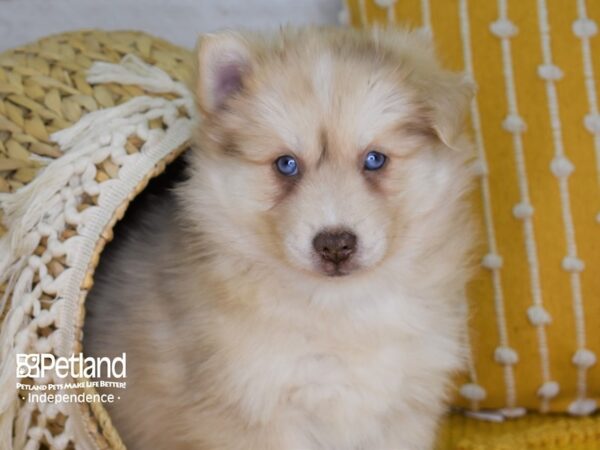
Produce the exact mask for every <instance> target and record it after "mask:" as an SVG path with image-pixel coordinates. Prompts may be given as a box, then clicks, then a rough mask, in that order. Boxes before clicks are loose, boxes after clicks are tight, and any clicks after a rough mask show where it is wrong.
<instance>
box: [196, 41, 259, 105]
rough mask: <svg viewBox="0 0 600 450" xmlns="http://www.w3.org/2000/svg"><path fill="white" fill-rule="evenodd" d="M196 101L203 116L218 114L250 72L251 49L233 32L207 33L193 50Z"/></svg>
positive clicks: (242, 85) (241, 86) (238, 89)
mask: <svg viewBox="0 0 600 450" xmlns="http://www.w3.org/2000/svg"><path fill="white" fill-rule="evenodd" d="M196 55H197V78H196V86H195V88H196V99H197V102H198V106H199V107H200V109H201V110H202V112H204V113H205V114H210V113H213V112H216V111H218V110H219V109H220V108H222V107H223V105H224V104H225V102H226V101H227V100H228V99H229V98H230V97H232V96H233V95H235V94H236V93H238V92H240V91H241V90H242V89H243V87H244V81H245V79H246V77H247V75H248V74H249V72H250V70H251V65H250V61H251V58H250V49H249V46H248V43H247V42H246V41H245V39H244V38H243V37H242V36H241V35H240V34H238V33H235V32H229V31H225V32H221V33H216V34H206V35H204V36H202V37H201V38H200V39H199V40H198V45H197V47H196Z"/></svg>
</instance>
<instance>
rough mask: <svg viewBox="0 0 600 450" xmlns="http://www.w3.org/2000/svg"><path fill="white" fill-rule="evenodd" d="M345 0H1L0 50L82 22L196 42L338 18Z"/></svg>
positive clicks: (80, 25) (83, 25) (87, 25)
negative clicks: (208, 35)
mask: <svg viewBox="0 0 600 450" xmlns="http://www.w3.org/2000/svg"><path fill="white" fill-rule="evenodd" d="M340 8H341V0H0V51H2V50H6V49H9V48H12V47H16V46H18V45H22V44H26V43H28V42H30V41H33V40H35V39H38V38H40V37H43V36H45V35H48V34H52V33H59V32H62V31H68V30H74V29H78V28H103V29H109V30H118V29H136V30H143V31H146V32H148V33H151V34H154V35H157V36H160V37H163V38H165V39H167V40H169V41H171V42H173V43H176V44H179V45H183V46H186V47H192V46H193V45H194V43H195V41H196V38H197V35H198V34H199V33H201V32H207V31H214V30H218V29H220V28H227V27H240V26H242V27H247V28H265V27H277V26H278V25H281V24H287V23H290V24H298V25H301V24H334V23H336V22H337V15H338V11H339V10H340Z"/></svg>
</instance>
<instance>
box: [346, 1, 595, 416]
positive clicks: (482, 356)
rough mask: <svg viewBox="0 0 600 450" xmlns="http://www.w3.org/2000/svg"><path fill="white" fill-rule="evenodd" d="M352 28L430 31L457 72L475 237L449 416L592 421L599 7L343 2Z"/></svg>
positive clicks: (590, 4) (533, 3) (585, 4)
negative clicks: (467, 80) (468, 84)
mask: <svg viewBox="0 0 600 450" xmlns="http://www.w3.org/2000/svg"><path fill="white" fill-rule="evenodd" d="M347 7H348V11H349V16H348V18H349V20H350V21H351V23H352V24H353V25H355V26H367V25H371V24H402V25H408V26H410V27H421V26H424V27H426V28H428V29H429V30H430V32H431V33H432V35H433V38H434V40H435V43H436V46H437V48H438V53H439V55H440V57H441V58H442V60H443V61H444V63H445V65H446V66H448V67H449V68H452V69H455V70H465V71H466V72H468V73H469V74H470V75H471V76H472V77H473V78H474V79H475V81H476V82H477V84H478V86H479V91H478V95H477V98H476V99H475V101H474V102H473V104H472V109H471V125H472V135H473V140H474V142H475V144H476V148H477V152H478V155H479V167H480V174H481V177H480V184H479V190H478V192H477V193H476V194H475V197H476V198H475V203H476V207H477V209H478V211H479V212H480V213H481V216H482V223H483V224H484V229H485V231H484V233H483V236H484V242H483V243H482V249H481V270H479V272H478V274H477V276H476V277H475V279H474V281H473V282H472V284H471V286H470V288H469V294H470V295H469V302H470V308H471V316H472V320H471V331H470V346H471V351H472V364H471V367H470V369H469V373H468V379H465V380H462V381H461V382H460V383H459V386H458V393H459V395H457V400H456V404H457V405H458V406H463V407H468V408H472V409H498V410H501V411H500V412H501V413H502V414H503V415H505V416H510V417H513V416H520V415H522V414H524V413H525V410H537V411H540V412H559V411H560V412H562V411H567V412H569V413H571V414H574V415H587V414H591V413H592V412H593V411H595V410H596V409H597V408H598V405H599V404H598V400H599V399H600V366H599V364H598V363H597V361H596V359H597V357H598V355H600V275H599V274H598V271H599V270H600V189H599V179H600V114H599V112H598V103H599V99H598V91H599V90H600V83H598V81H597V80H599V79H600V38H599V37H598V22H600V2H598V1H595V0H594V1H591V0H587V1H586V0H578V1H572V2H565V1H561V0H538V1H537V2H536V1H533V0H524V1H520V2H517V1H514V2H510V4H508V1H507V0H498V1H497V2H492V1H487V2H475V1H474V0H471V1H470V2H469V1H468V0H402V1H394V0H375V1H373V0H347Z"/></svg>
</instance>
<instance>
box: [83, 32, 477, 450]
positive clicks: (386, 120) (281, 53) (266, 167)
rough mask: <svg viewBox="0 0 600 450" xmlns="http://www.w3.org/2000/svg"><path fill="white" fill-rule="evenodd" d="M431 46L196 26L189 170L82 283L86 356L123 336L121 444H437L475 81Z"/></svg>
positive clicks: (458, 328)
mask: <svg viewBox="0 0 600 450" xmlns="http://www.w3.org/2000/svg"><path fill="white" fill-rule="evenodd" d="M431 47H432V46H431V43H430V42H429V40H428V39H427V38H426V37H424V36H422V35H420V34H419V33H413V32H399V31H396V32H392V31H365V32H361V31H352V30H324V29H314V28H310V29H302V30H292V29H285V30H281V31H280V32H278V33H275V34H274V35H262V34H252V33H234V32H223V33H219V34H213V35H207V36H205V37H203V38H201V40H200V43H199V45H198V49H197V55H198V76H197V78H196V82H197V84H196V86H195V90H196V93H197V102H198V109H199V112H200V116H201V121H200V124H199V126H198V133H197V139H196V145H195V148H194V149H193V150H192V151H191V152H190V154H189V155H187V156H188V161H189V165H190V167H189V171H188V176H189V179H187V180H186V181H185V182H183V183H181V184H180V185H179V186H178V187H177V188H176V189H175V190H174V193H173V192H166V193H164V194H162V195H161V196H160V197H158V198H156V199H155V200H154V201H153V202H150V203H149V204H148V205H147V207H146V208H145V209H144V211H143V212H142V214H143V217H141V218H140V220H138V221H137V222H136V223H137V225H135V226H132V227H130V228H129V229H128V230H127V231H126V234H127V236H126V238H125V239H122V240H121V243H120V244H119V245H118V246H116V247H113V248H111V249H110V250H109V251H108V252H107V254H106V255H105V256H104V257H103V258H102V264H101V267H100V268H99V270H98V273H97V276H96V282H97V284H96V286H95V287H94V289H93V290H92V292H91V293H90V298H89V299H88V305H89V306H88V307H89V315H88V318H87V320H86V325H85V346H84V349H85V351H86V352H87V353H88V354H92V355H101V356H104V355H118V354H120V353H121V352H123V351H125V352H127V357H128V359H127V364H128V367H127V368H128V379H127V381H128V386H127V389H126V391H124V392H119V395H120V396H121V400H120V401H118V402H117V403H115V404H112V405H108V407H109V410H110V413H111V415H112V417H113V420H114V423H115V424H116V426H117V428H118V429H119V431H120V433H121V434H122V436H123V438H124V440H125V442H126V444H127V445H128V446H129V448H131V449H147V448H154V449H170V450H172V449H196V450H318V449H319V450H425V449H430V448H431V447H432V445H433V440H434V436H435V430H436V422H437V421H438V419H439V417H440V415H441V414H443V412H444V409H445V406H444V402H445V399H446V394H447V390H448V389H447V388H448V385H449V378H450V376H451V374H452V373H453V372H455V371H457V370H459V369H461V367H462V365H463V361H464V353H465V352H464V348H463V345H462V334H463V332H464V331H463V330H464V319H465V317H464V295H463V291H464V286H465V283H466V281H467V277H468V273H469V270H468V259H469V258H468V252H469V250H470V248H471V241H472V234H473V233H472V227H471V225H470V224H471V220H470V215H469V211H468V210H469V208H468V201H467V200H466V198H465V197H466V193H467V192H468V190H469V186H470V183H471V179H472V176H471V171H470V169H469V164H468V159H469V157H470V152H469V149H468V145H467V144H466V140H465V139H464V138H463V135H462V133H463V129H462V128H463V118H464V115H465V111H466V109H467V108H468V104H469V101H470V99H471V96H472V90H473V89H472V86H471V84H470V83H469V82H468V81H466V80H465V79H464V77H462V76H461V75H458V74H454V73H450V72H447V71H445V70H443V69H442V68H441V67H440V66H439V65H438V63H437V62H436V58H435V56H434V53H433V51H432V48H431ZM372 151H377V152H379V153H381V154H384V155H386V157H387V159H386V160H385V164H384V165H383V167H382V168H380V169H379V170H367V169H366V168H365V157H366V155H368V154H369V152H372ZM282 155H289V156H290V157H293V158H294V161H296V163H297V168H298V171H297V173H294V174H293V175H289V176H285V175H283V174H282V173H280V171H281V170H280V168H279V169H278V164H277V160H278V158H279V157H280V156H282ZM332 230H333V231H332ZM336 230H337V231H336ZM339 230H344V231H345V232H347V233H349V234H350V235H352V236H353V241H352V242H351V245H350V247H348V246H344V247H343V248H344V249H346V250H348V248H350V250H349V254H350V256H349V257H347V258H346V257H344V259H343V261H338V260H335V261H334V262H331V261H332V260H331V259H329V260H327V258H326V257H323V256H322V255H323V253H322V252H320V250H318V249H317V247H316V244H315V241H316V236H318V235H319V234H320V233H322V232H325V233H337V232H339ZM321 250H322V248H321ZM344 251H345V250H344ZM346 256H347V255H346Z"/></svg>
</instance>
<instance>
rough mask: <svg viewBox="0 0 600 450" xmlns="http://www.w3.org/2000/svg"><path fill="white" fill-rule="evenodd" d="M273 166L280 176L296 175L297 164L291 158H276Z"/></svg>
mask: <svg viewBox="0 0 600 450" xmlns="http://www.w3.org/2000/svg"><path fill="white" fill-rule="evenodd" d="M275 166H276V167H277V170H278V171H279V173H280V174H282V175H285V176H286V177H293V176H294V175H297V174H298V162H297V161H296V159H295V158H294V157H293V156H290V155H284V156H280V157H279V158H277V160H276V161H275Z"/></svg>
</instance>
